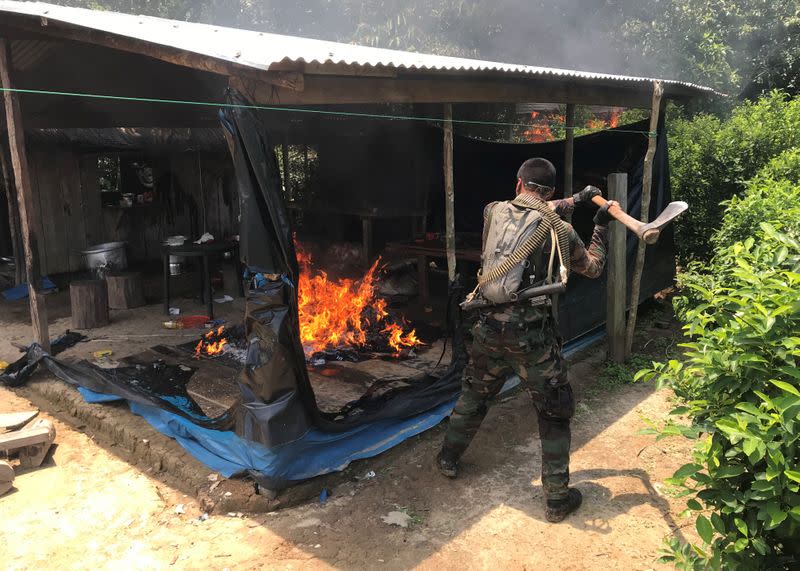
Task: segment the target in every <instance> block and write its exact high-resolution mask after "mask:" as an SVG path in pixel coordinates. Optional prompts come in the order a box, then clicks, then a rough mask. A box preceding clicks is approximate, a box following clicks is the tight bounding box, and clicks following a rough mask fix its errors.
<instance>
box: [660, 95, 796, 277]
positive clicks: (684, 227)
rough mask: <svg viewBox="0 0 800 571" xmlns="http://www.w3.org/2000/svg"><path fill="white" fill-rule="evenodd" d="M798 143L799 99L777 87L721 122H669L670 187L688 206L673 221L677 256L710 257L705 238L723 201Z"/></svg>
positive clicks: (709, 119) (684, 258)
mask: <svg viewBox="0 0 800 571" xmlns="http://www.w3.org/2000/svg"><path fill="white" fill-rule="evenodd" d="M798 146H800V98H797V99H789V98H788V96H787V95H786V94H784V93H781V92H778V91H774V92H771V93H769V94H768V95H765V96H764V97H762V98H761V99H759V100H758V101H756V102H754V103H753V102H745V103H743V104H741V105H740V106H739V107H737V108H735V109H734V111H733V112H732V114H731V116H730V118H729V119H727V120H725V121H723V120H720V119H719V118H717V117H715V116H711V115H706V114H701V115H698V116H696V117H694V118H693V119H691V120H684V119H677V120H672V121H670V132H669V152H670V169H671V182H672V192H673V195H674V196H675V198H676V199H679V200H685V201H686V202H688V203H689V204H690V206H691V208H690V209H689V211H688V212H687V213H686V215H684V216H683V217H682V218H681V219H680V220H679V221H678V222H677V224H676V244H677V249H678V255H679V258H680V260H681V261H682V262H684V263H686V262H688V261H689V260H692V259H701V260H707V259H709V258H710V257H711V256H712V255H713V244H712V243H711V242H709V240H708V237H709V233H710V232H713V230H714V229H716V228H719V226H720V224H721V222H722V216H723V213H724V212H725V205H724V204H723V203H724V202H725V201H728V200H730V199H731V198H733V197H734V196H737V195H739V194H741V193H742V192H743V190H744V189H745V184H746V182H747V181H748V180H750V179H752V178H753V177H754V176H755V175H756V173H758V172H759V171H760V170H761V169H762V168H763V167H764V166H765V165H767V164H768V163H769V162H770V161H771V160H772V159H773V158H775V157H777V156H778V155H780V154H781V153H783V152H784V151H786V150H788V149H792V148H795V147H798Z"/></svg>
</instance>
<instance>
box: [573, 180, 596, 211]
mask: <svg viewBox="0 0 800 571" xmlns="http://www.w3.org/2000/svg"><path fill="white" fill-rule="evenodd" d="M601 194H602V193H601V192H600V189H599V188H597V187H596V186H592V185H589V186H587V187H586V188H584V189H583V190H582V191H580V192H576V193H575V194H573V195H572V200H573V201H574V202H575V206H578V205H581V204H589V203H590V202H591V201H592V198H594V197H595V196H600V195H601Z"/></svg>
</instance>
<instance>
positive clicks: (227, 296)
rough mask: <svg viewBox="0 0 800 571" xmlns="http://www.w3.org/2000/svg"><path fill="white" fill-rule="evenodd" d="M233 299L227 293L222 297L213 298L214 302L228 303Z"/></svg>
mask: <svg viewBox="0 0 800 571" xmlns="http://www.w3.org/2000/svg"><path fill="white" fill-rule="evenodd" d="M230 301H233V298H232V297H231V296H229V295H228V294H225V295H223V296H222V297H218V298H216V299H215V300H214V303H228V302H230Z"/></svg>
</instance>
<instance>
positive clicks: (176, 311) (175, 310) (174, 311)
mask: <svg viewBox="0 0 800 571" xmlns="http://www.w3.org/2000/svg"><path fill="white" fill-rule="evenodd" d="M169 314H170V315H180V314H181V308H180V307H170V308H169Z"/></svg>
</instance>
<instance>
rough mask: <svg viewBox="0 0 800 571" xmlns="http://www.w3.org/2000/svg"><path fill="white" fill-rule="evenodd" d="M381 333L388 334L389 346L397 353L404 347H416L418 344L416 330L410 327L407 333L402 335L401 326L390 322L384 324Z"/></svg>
mask: <svg viewBox="0 0 800 571" xmlns="http://www.w3.org/2000/svg"><path fill="white" fill-rule="evenodd" d="M381 333H386V334H387V335H389V346H390V347H391V348H392V349H394V350H395V352H396V353H399V352H400V351H402V350H403V348H405V347H409V348H410V347H416V346H417V345H419V344H420V341H419V339H417V330H416V329H412V330H411V331H410V332H409V333H407V334H405V335H403V328H402V327H400V326H399V325H397V324H395V323H390V324H388V325H387V326H386V328H385V329H383V330H382V331H381Z"/></svg>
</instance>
